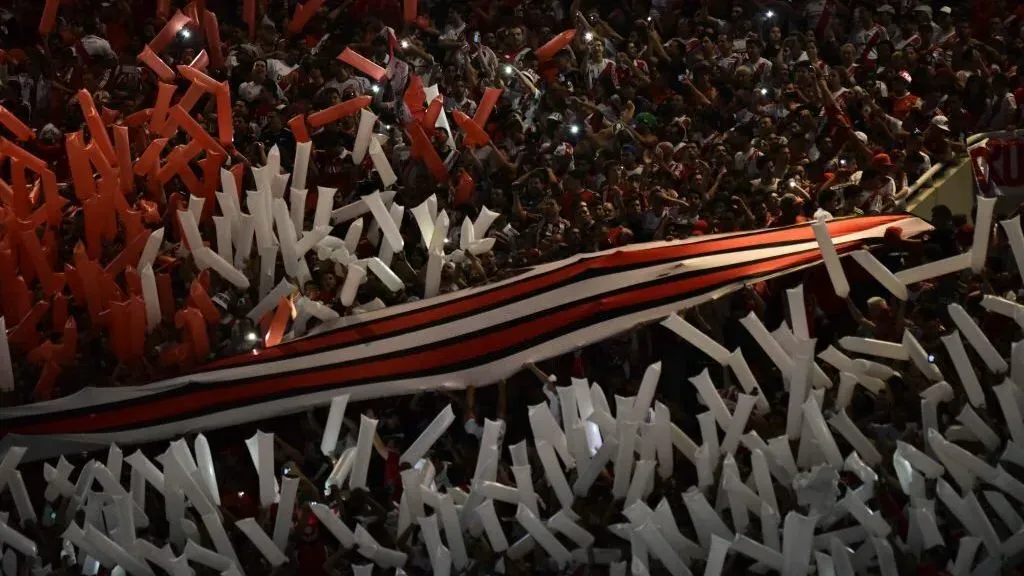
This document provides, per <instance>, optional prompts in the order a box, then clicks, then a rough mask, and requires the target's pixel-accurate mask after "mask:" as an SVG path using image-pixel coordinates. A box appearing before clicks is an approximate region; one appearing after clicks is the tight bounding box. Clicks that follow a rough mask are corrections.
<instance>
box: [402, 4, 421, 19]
mask: <svg viewBox="0 0 1024 576" xmlns="http://www.w3.org/2000/svg"><path fill="white" fill-rule="evenodd" d="M418 11H419V3H418V2H417V1H416V0H405V2H403V4H402V20H403V21H405V22H415V21H416V13H417V12H418Z"/></svg>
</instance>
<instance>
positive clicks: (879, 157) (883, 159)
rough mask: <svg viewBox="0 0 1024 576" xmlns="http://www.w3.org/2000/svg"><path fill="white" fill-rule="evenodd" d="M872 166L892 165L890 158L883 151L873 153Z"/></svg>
mask: <svg viewBox="0 0 1024 576" xmlns="http://www.w3.org/2000/svg"><path fill="white" fill-rule="evenodd" d="M871 165H872V166H876V167H877V166H892V158H889V155H888V154H886V153H885V152H882V153H879V154H875V157H874V158H872V159H871Z"/></svg>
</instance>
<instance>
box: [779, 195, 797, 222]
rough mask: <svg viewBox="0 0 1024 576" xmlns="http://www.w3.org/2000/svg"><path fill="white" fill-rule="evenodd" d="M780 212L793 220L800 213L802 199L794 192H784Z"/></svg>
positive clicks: (780, 200)
mask: <svg viewBox="0 0 1024 576" xmlns="http://www.w3.org/2000/svg"><path fill="white" fill-rule="evenodd" d="M779 214H780V215H781V216H782V218H783V219H785V220H792V219H794V218H796V217H797V216H798V215H799V214H800V200H799V199H798V198H797V197H796V196H795V195H793V194H788V193H787V194H783V195H782V198H780V199H779Z"/></svg>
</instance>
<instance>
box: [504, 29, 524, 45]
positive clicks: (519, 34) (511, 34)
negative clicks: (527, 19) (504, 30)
mask: <svg viewBox="0 0 1024 576" xmlns="http://www.w3.org/2000/svg"><path fill="white" fill-rule="evenodd" d="M505 38H506V40H507V42H508V45H509V48H511V49H513V50H519V49H520V48H522V47H523V44H524V43H525V42H526V40H525V37H524V35H523V28H522V26H513V27H511V28H509V30H508V34H506V35H505Z"/></svg>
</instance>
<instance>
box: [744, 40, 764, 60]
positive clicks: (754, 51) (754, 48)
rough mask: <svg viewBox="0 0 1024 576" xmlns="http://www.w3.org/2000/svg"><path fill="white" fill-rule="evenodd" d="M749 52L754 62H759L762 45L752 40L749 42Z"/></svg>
mask: <svg viewBox="0 0 1024 576" xmlns="http://www.w3.org/2000/svg"><path fill="white" fill-rule="evenodd" d="M747 54H750V60H751V61H752V62H757V59H758V58H760V57H761V47H760V46H758V45H757V44H754V43H753V42H751V43H749V44H747Z"/></svg>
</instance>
